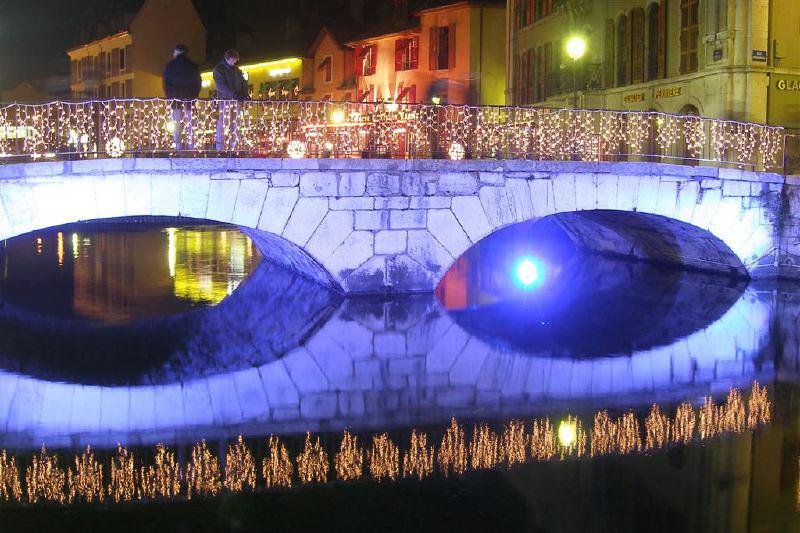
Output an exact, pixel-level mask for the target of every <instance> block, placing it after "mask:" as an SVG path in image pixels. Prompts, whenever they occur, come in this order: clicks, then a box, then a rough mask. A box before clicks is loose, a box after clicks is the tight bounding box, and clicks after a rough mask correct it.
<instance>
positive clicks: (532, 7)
mask: <svg viewBox="0 0 800 533" xmlns="http://www.w3.org/2000/svg"><path fill="white" fill-rule="evenodd" d="M537 1H538V0H528V5H527V9H526V10H525V23H526V24H530V23H531V22H534V21H535V20H536V18H535V17H536V2H537Z"/></svg>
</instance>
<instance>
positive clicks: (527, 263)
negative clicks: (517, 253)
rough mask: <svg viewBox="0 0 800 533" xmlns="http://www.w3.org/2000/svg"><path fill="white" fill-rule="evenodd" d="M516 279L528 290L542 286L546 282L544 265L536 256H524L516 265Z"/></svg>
mask: <svg viewBox="0 0 800 533" xmlns="http://www.w3.org/2000/svg"><path fill="white" fill-rule="evenodd" d="M514 279H515V281H516V283H517V285H519V286H520V287H522V288H523V289H526V290H530V289H535V288H537V287H540V286H541V285H542V283H543V282H544V265H542V262H541V261H540V260H539V259H537V258H535V257H530V256H528V257H523V258H521V259H519V260H518V261H517V262H516V264H515V265H514Z"/></svg>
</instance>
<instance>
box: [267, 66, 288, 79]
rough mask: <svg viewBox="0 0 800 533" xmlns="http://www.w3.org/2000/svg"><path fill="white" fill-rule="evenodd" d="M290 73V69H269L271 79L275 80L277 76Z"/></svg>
mask: <svg viewBox="0 0 800 533" xmlns="http://www.w3.org/2000/svg"><path fill="white" fill-rule="evenodd" d="M291 71H292V69H291V67H280V68H271V69H269V75H270V76H272V77H273V78H277V77H278V76H285V75H287V74H289V73H290V72H291Z"/></svg>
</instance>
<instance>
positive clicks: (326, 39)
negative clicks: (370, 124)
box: [304, 27, 356, 102]
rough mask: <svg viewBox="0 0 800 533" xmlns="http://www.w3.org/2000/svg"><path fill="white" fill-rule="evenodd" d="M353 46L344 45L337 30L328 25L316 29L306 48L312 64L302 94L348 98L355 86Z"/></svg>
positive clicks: (305, 95) (342, 99)
mask: <svg viewBox="0 0 800 533" xmlns="http://www.w3.org/2000/svg"><path fill="white" fill-rule="evenodd" d="M353 57H354V54H353V49H352V48H348V47H347V46H345V45H344V39H343V38H341V37H340V32H339V31H337V30H333V29H331V28H329V27H324V28H322V29H321V30H320V32H319V35H318V36H317V38H316V40H315V41H314V43H313V44H312V45H311V48H310V49H309V51H308V58H307V60H308V61H309V62H310V63H311V64H312V65H313V71H312V72H310V73H309V78H311V79H310V80H308V81H309V83H308V84H307V85H306V86H307V87H309V89H308V90H306V91H305V93H304V97H307V98H309V99H311V100H319V101H325V100H331V101H336V102H348V101H351V100H353V96H354V94H355V90H356V77H355V69H354V60H353Z"/></svg>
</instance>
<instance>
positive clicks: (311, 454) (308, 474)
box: [297, 433, 329, 484]
mask: <svg viewBox="0 0 800 533" xmlns="http://www.w3.org/2000/svg"><path fill="white" fill-rule="evenodd" d="M328 469H329V465H328V454H327V453H326V452H325V450H324V449H323V448H322V445H321V444H320V443H319V437H317V439H316V440H315V441H314V443H313V444H312V442H311V433H306V445H305V447H304V448H303V451H302V452H301V453H300V455H298V456H297V475H298V476H299V477H300V481H301V482H302V483H304V484H306V483H314V482H316V483H325V482H326V481H328Z"/></svg>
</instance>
